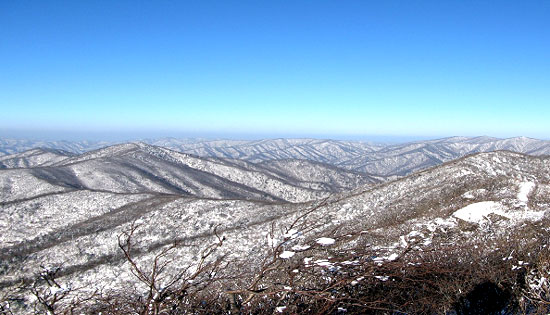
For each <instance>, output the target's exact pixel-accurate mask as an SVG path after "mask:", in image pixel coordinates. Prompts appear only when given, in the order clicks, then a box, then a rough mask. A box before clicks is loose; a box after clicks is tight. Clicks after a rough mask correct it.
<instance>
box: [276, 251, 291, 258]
mask: <svg viewBox="0 0 550 315" xmlns="http://www.w3.org/2000/svg"><path fill="white" fill-rule="evenodd" d="M294 254H295V253H294V252H291V251H288V250H285V251H284V252H282V253H281V255H279V257H280V258H282V259H289V258H290V257H292V256H294Z"/></svg>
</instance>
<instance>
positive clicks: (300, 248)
mask: <svg viewBox="0 0 550 315" xmlns="http://www.w3.org/2000/svg"><path fill="white" fill-rule="evenodd" d="M309 247H310V246H309V245H294V246H292V250H296V251H300V250H306V249H309Z"/></svg>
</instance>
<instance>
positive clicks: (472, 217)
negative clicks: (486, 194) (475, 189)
mask: <svg viewBox="0 0 550 315" xmlns="http://www.w3.org/2000/svg"><path fill="white" fill-rule="evenodd" d="M491 213H494V214H498V215H502V216H505V215H504V211H503V210H502V205H501V204H500V203H499V202H495V201H482V202H476V203H472V204H471V205H468V206H466V207H464V208H462V209H460V210H457V211H455V213H453V216H454V217H455V218H458V219H461V220H464V221H468V222H472V223H481V222H482V221H484V220H486V217H487V216H488V215H489V214H491Z"/></svg>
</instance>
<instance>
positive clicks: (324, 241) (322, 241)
mask: <svg viewBox="0 0 550 315" xmlns="http://www.w3.org/2000/svg"><path fill="white" fill-rule="evenodd" d="M315 241H316V242H317V244H320V245H323V246H324V245H332V244H334V242H336V240H335V239H333V238H330V237H321V238H318V239H317V240H315Z"/></svg>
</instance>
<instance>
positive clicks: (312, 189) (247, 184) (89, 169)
mask: <svg viewBox="0 0 550 315" xmlns="http://www.w3.org/2000/svg"><path fill="white" fill-rule="evenodd" d="M0 163H3V164H2V165H4V167H9V168H7V169H4V170H3V171H1V172H0V184H1V187H2V190H1V191H0V196H1V200H2V201H4V202H7V201H10V202H11V201H14V200H19V199H30V198H34V197H36V196H42V195H46V194H51V193H62V192H70V191H75V190H91V191H102V192H112V193H119V194H130V193H131V194H137V193H156V194H176V195H178V196H180V195H181V196H188V197H200V198H216V199H254V200H265V201H291V202H301V201H307V200H312V199H318V198H321V197H325V196H327V195H328V194H329V193H332V192H337V191H342V190H343V189H351V188H355V187H357V186H359V185H363V184H367V183H375V182H378V181H379V179H378V178H375V177H371V176H367V175H365V174H361V173H356V172H350V171H345V170H338V169H337V168H335V167H333V166H330V165H324V164H321V163H314V162H309V161H300V162H299V165H300V166H299V167H300V168H302V169H303V170H307V176H306V174H305V173H303V172H302V173H300V172H296V171H292V170H291V168H290V166H289V167H288V168H285V167H284V165H283V166H282V165H278V166H276V165H265V166H264V165H260V164H253V163H249V162H246V161H236V160H227V159H219V158H200V157H197V156H193V155H190V154H185V153H180V152H175V151H171V150H168V149H165V148H161V147H156V146H151V145H148V144H145V143H128V144H120V145H115V146H110V147H106V148H102V149H98V150H94V151H90V152H87V153H84V154H80V155H74V154H64V153H63V152H60V151H52V150H40V149H33V150H31V151H26V152H23V153H19V154H13V155H9V156H7V157H4V158H2V159H0ZM281 163H283V162H281ZM289 163H290V162H286V164H289ZM21 167H22V168H21Z"/></svg>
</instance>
